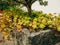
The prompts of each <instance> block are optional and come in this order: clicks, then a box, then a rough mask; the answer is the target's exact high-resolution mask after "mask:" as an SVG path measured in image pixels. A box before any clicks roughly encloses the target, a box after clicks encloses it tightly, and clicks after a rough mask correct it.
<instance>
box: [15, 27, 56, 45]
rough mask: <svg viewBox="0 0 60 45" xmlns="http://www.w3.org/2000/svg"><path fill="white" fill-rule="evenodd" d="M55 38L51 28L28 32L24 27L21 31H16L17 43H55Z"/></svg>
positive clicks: (20, 44) (30, 44)
mask: <svg viewBox="0 0 60 45" xmlns="http://www.w3.org/2000/svg"><path fill="white" fill-rule="evenodd" d="M55 40H56V38H55V35H54V32H53V30H41V31H39V32H30V31H29V30H28V29H26V28H25V29H23V30H22V31H21V32H16V41H17V45H55Z"/></svg>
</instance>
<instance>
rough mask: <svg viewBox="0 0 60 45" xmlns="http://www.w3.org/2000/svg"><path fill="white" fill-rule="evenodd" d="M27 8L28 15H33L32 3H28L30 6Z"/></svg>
mask: <svg viewBox="0 0 60 45" xmlns="http://www.w3.org/2000/svg"><path fill="white" fill-rule="evenodd" d="M27 9H28V15H29V16H31V15H32V12H31V5H28V6H27Z"/></svg>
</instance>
